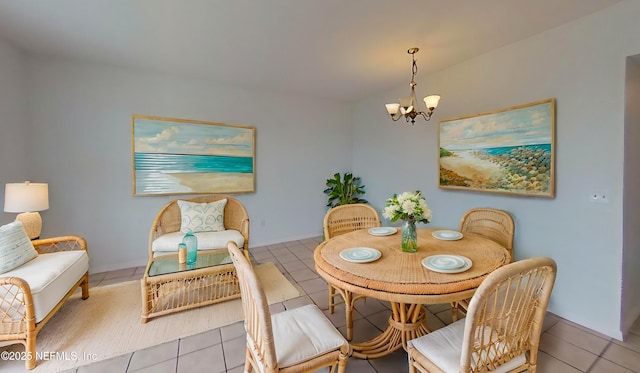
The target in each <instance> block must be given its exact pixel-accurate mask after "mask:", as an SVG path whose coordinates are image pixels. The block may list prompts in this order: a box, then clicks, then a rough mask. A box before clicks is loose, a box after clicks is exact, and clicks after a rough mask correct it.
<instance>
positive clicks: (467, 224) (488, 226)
mask: <svg viewBox="0 0 640 373" xmlns="http://www.w3.org/2000/svg"><path fill="white" fill-rule="evenodd" d="M458 229H459V231H460V232H462V233H474V234H478V235H481V236H483V237H486V238H488V239H490V240H492V241H495V242H497V243H499V244H500V245H502V246H504V248H505V249H507V251H508V252H509V255H510V256H511V262H513V260H514V257H513V235H514V232H515V225H514V223H513V218H512V217H511V215H509V213H508V212H506V211H503V210H497V209H490V208H472V209H470V210H468V211H467V212H466V213H465V214H464V215H463V216H462V219H460V227H459V228H458ZM469 300H470V299H467V300H464V301H460V302H454V303H452V304H451V312H452V319H453V321H456V320H457V319H458V317H459V313H460V312H466V310H467V308H468V306H469Z"/></svg>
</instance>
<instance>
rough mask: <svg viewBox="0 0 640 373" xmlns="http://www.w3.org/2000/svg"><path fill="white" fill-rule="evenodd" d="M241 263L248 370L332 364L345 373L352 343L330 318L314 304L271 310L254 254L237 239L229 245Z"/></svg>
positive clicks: (238, 268)
mask: <svg viewBox="0 0 640 373" xmlns="http://www.w3.org/2000/svg"><path fill="white" fill-rule="evenodd" d="M228 248H229V254H230V256H231V260H232V261H233V264H234V265H235V267H236V272H237V274H238V282H239V284H240V294H241V298H242V310H243V313H244V327H245V330H246V332H247V351H246V360H245V366H244V371H245V372H252V371H253V370H254V369H255V370H257V371H258V372H261V373H273V372H312V371H315V370H318V369H321V368H324V367H330V368H331V369H330V372H331V373H335V372H336V369H337V372H339V373H343V372H344V371H345V368H346V365H347V360H348V358H349V356H350V355H351V346H350V345H349V343H348V342H347V341H346V340H345V339H344V337H343V336H342V334H340V332H338V330H336V328H335V327H334V326H333V324H331V321H329V319H327V317H326V316H325V315H324V314H323V313H322V311H321V310H320V309H319V308H318V307H317V306H316V305H315V304H310V305H306V306H302V307H298V308H293V309H289V310H286V311H283V312H280V313H276V314H273V315H271V313H270V311H269V304H268V303H267V298H266V296H265V293H264V290H263V288H262V285H261V284H260V281H259V280H258V277H257V276H256V273H255V271H254V270H253V267H252V266H251V263H250V262H249V260H248V259H247V258H246V257H245V256H244V255H242V251H241V250H240V249H238V246H237V245H236V244H235V243H234V242H229V245H228Z"/></svg>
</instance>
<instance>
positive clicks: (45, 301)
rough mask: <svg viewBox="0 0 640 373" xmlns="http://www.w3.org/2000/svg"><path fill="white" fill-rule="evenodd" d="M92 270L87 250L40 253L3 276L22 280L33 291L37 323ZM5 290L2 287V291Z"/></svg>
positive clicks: (0, 290) (0, 289) (0, 288)
mask: <svg viewBox="0 0 640 373" xmlns="http://www.w3.org/2000/svg"><path fill="white" fill-rule="evenodd" d="M88 270H89V256H88V255H87V252H86V251H85V250H73V251H61V252H55V253H48V254H40V255H38V256H37V257H36V258H35V259H33V260H31V261H29V262H28V263H25V264H23V265H22V266H20V267H18V268H15V269H13V270H11V271H9V272H7V273H5V274H4V275H3V276H10V277H20V278H22V279H23V280H25V281H26V282H27V283H28V284H29V287H30V288H31V293H32V295H33V305H34V310H35V317H36V323H38V322H40V321H41V320H42V319H44V318H45V317H46V316H47V314H48V313H49V312H51V310H52V309H53V308H54V307H55V306H56V304H58V303H59V302H60V300H62V298H63V297H64V296H65V294H67V292H69V290H70V289H71V287H72V286H73V285H74V284H75V283H76V282H78V281H79V280H80V279H81V278H82V276H83V275H84V274H85V273H87V271H88ZM2 291H3V289H2V287H0V292H2Z"/></svg>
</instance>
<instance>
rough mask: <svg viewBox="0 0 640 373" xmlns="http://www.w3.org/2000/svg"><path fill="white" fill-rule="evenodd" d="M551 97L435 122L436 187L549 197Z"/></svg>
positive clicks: (552, 124)
mask: <svg viewBox="0 0 640 373" xmlns="http://www.w3.org/2000/svg"><path fill="white" fill-rule="evenodd" d="M554 133H555V100H554V99H547V100H544V101H537V102H532V103H529V104H525V105H520V106H514V107H510V108H507V109H503V110H498V111H495V112H490V113H483V114H477V115H472V116H468V117H463V118H456V119H450V120H443V121H441V122H440V124H439V130H438V135H439V137H438V145H439V148H440V157H439V166H440V167H439V170H440V171H439V173H440V175H439V176H440V177H439V179H440V181H439V187H440V188H446V189H458V190H473V191H482V192H495V193H507V194H515V195H526V196H535V197H548V198H552V197H554V185H555V180H554V171H555V170H554V169H555V165H554V163H555V162H554V158H555V157H554Z"/></svg>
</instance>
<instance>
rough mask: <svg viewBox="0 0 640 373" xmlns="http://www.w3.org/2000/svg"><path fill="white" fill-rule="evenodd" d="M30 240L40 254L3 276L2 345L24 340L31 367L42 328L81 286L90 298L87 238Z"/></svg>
mask: <svg viewBox="0 0 640 373" xmlns="http://www.w3.org/2000/svg"><path fill="white" fill-rule="evenodd" d="M31 243H32V244H33V246H34V248H35V249H36V251H37V252H38V257H36V258H35V259H33V260H31V261H29V262H27V263H25V264H23V265H21V266H20V267H17V268H15V269H13V270H11V271H8V272H5V273H3V274H2V277H1V278H0V345H7V344H14V343H22V344H23V345H24V346H25V355H24V356H25V367H26V369H29V370H30V369H33V368H35V366H36V336H37V335H38V332H40V329H42V327H43V326H44V325H45V324H46V323H47V321H49V320H50V319H51V317H53V315H55V313H56V312H57V311H58V310H59V309H60V307H62V304H63V303H64V302H65V301H66V300H67V299H68V298H69V297H70V296H71V295H72V294H73V293H74V292H75V291H76V289H77V288H78V287H81V288H82V299H87V298H89V257H88V255H87V243H86V241H85V240H84V238H82V237H78V236H64V237H55V238H47V239H39V240H34V241H31ZM70 251H73V252H70ZM61 337H62V336H61Z"/></svg>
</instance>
